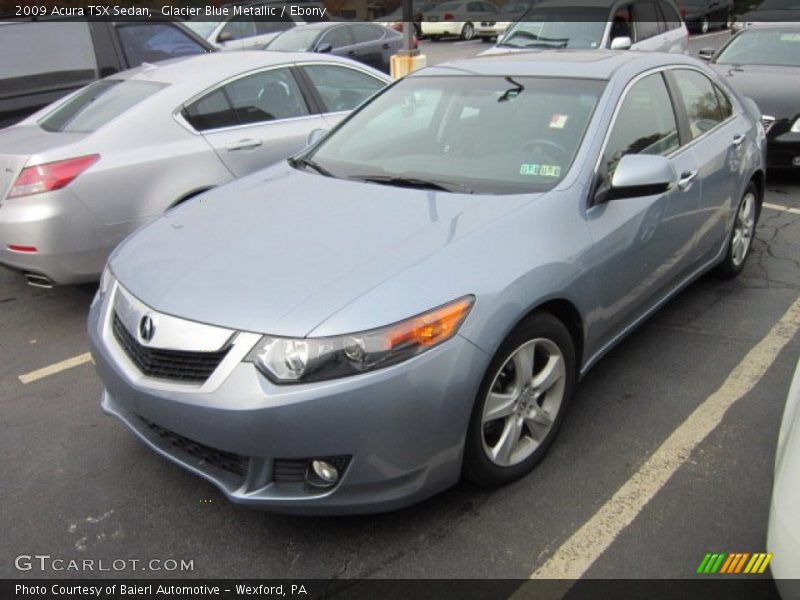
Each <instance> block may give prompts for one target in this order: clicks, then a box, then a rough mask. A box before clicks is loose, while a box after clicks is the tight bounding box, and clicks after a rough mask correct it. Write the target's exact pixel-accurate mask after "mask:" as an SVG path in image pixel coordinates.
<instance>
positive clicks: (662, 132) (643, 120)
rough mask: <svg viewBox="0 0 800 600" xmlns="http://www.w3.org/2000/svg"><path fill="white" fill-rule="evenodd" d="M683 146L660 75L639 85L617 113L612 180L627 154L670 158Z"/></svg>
mask: <svg viewBox="0 0 800 600" xmlns="http://www.w3.org/2000/svg"><path fill="white" fill-rule="evenodd" d="M679 145H680V141H679V139H678V125H677V122H676V121H675V111H674V110H673V109H672V102H671V101H670V98H669V94H668V93H667V87H666V85H665V84H664V79H663V77H662V76H661V74H660V73H655V74H653V75H648V76H647V77H645V78H644V79H642V80H641V81H639V82H637V83H635V84H634V85H633V87H631V89H630V90H629V91H628V94H627V95H626V96H625V100H624V101H623V102H622V106H621V107H620V109H619V112H618V113H617V119H616V121H615V122H614V126H613V129H612V130H611V134H610V136H609V138H608V143H607V145H606V152H605V168H606V172H607V173H608V176H609V178H610V177H611V175H613V173H614V170H615V169H616V168H617V164H618V163H619V161H620V159H621V158H622V157H623V156H625V155H626V154H661V155H667V154H669V153H670V152H672V151H673V150H675V149H676V148H678V146H679Z"/></svg>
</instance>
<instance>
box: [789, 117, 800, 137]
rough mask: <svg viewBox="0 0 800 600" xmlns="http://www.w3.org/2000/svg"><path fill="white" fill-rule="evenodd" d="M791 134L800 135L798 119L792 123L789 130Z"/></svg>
mask: <svg viewBox="0 0 800 600" xmlns="http://www.w3.org/2000/svg"><path fill="white" fill-rule="evenodd" d="M789 131H791V132H792V133H800V117H798V118H797V119H796V120H795V122H794V123H792V128H791V129H790V130H789Z"/></svg>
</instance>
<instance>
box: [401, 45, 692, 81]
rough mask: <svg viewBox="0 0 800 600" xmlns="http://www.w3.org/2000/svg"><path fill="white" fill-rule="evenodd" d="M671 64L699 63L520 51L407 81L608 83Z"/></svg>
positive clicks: (622, 53) (637, 55)
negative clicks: (495, 78) (463, 78)
mask: <svg viewBox="0 0 800 600" xmlns="http://www.w3.org/2000/svg"><path fill="white" fill-rule="evenodd" d="M670 64H685V65H698V64H701V63H700V62H699V61H698V60H696V59H694V58H691V57H689V56H686V55H683V54H664V53H660V52H638V51H635V50H540V51H531V50H522V51H519V52H508V53H504V54H493V55H487V56H476V57H473V58H466V59H461V60H455V61H452V62H447V63H441V64H438V65H436V66H434V67H428V68H426V69H422V70H420V71H416V72H415V73H414V74H412V75H410V77H414V76H417V77H419V76H425V75H454V76H457V75H499V76H515V75H516V76H541V77H566V78H577V79H610V78H611V77H612V76H613V75H614V73H615V72H617V71H618V70H620V69H622V68H624V67H630V68H632V69H633V70H636V71H646V70H648V69H652V68H655V67H660V66H665V65H670Z"/></svg>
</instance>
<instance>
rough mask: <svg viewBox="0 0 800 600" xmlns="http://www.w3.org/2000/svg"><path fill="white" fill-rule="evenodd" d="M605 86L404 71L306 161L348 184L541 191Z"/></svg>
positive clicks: (562, 169) (559, 174) (564, 160)
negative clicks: (404, 75)
mask: <svg viewBox="0 0 800 600" xmlns="http://www.w3.org/2000/svg"><path fill="white" fill-rule="evenodd" d="M605 85H606V82H605V81H600V80H594V79H572V78H557V77H517V76H507V77H502V76H496V77H495V76H474V75H470V76H417V77H409V78H407V79H403V80H401V81H400V82H399V83H397V84H396V85H394V86H392V87H390V88H387V90H386V91H385V92H383V93H381V94H379V95H378V96H376V97H374V98H373V100H371V101H369V102H368V103H367V104H365V105H364V106H363V107H362V108H361V109H359V110H358V112H356V113H355V114H354V115H353V116H352V117H351V118H350V119H349V120H348V121H346V122H345V123H344V124H343V125H342V126H341V127H340V128H339V129H337V130H335V131H334V132H333V133H331V134H330V135H329V136H328V137H326V138H325V140H324V141H323V142H322V143H321V145H320V146H319V147H318V148H317V149H316V150H315V151H314V152H313V154H312V155H311V156H309V157H307V158H309V159H310V160H312V161H314V162H315V163H317V165H319V166H320V167H322V168H323V169H324V170H327V171H328V172H329V173H330V174H331V175H332V176H334V177H339V178H343V179H352V180H356V181H359V180H360V181H371V182H377V183H385V184H387V185H401V186H404V187H423V188H424V187H428V188H434V189H441V190H444V191H449V192H462V193H470V192H474V193H483V194H517V193H526V192H540V191H547V190H549V189H551V188H553V187H554V186H555V185H556V184H557V183H558V182H559V181H561V179H563V178H564V176H565V175H566V174H567V172H568V171H569V168H570V165H571V164H572V161H573V160H574V158H575V155H576V153H577V151H578V149H579V148H580V145H581V141H582V140H583V136H584V133H585V131H586V128H587V126H588V124H589V121H590V119H591V117H592V114H593V113H594V109H595V106H596V105H597V101H598V99H599V97H600V95H601V94H602V93H603V89H604V88H605ZM426 184H427V185H426Z"/></svg>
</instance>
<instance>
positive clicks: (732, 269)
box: [717, 181, 759, 279]
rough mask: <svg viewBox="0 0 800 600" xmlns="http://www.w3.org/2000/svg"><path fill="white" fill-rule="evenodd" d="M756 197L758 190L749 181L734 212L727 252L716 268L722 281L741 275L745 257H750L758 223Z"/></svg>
mask: <svg viewBox="0 0 800 600" xmlns="http://www.w3.org/2000/svg"><path fill="white" fill-rule="evenodd" d="M758 197H759V194H758V188H756V185H755V184H754V183H753V182H752V181H751V182H750V183H748V184H747V188H746V189H745V191H744V194H742V199H741V200H740V201H739V207H738V208H737V210H736V217H735V218H734V220H733V229H732V231H731V233H730V236H729V238H728V251H727V252H726V253H725V258H724V260H723V261H722V263H720V265H719V267H718V268H717V275H718V276H719V277H721V278H722V279H731V278H733V277H736V276H737V275H738V274H739V273H741V272H742V270H743V269H744V263H745V262H746V261H747V257H748V256H750V250H751V248H752V247H753V238H754V237H755V233H756V223H757V222H758V212H759V211H758Z"/></svg>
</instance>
